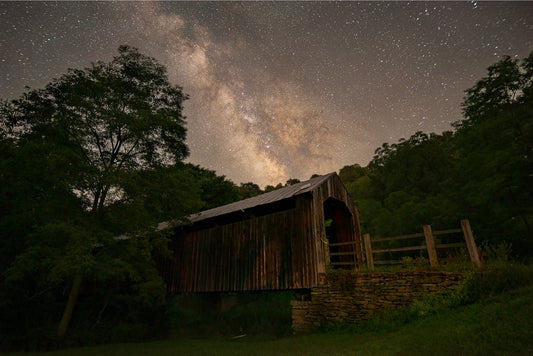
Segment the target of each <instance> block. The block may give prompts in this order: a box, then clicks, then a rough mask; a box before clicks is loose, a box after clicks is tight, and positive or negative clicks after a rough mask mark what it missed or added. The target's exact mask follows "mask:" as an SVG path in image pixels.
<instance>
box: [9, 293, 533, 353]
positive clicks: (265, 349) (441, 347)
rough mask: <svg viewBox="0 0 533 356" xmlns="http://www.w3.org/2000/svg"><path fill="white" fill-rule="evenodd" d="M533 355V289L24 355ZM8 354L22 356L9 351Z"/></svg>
mask: <svg viewBox="0 0 533 356" xmlns="http://www.w3.org/2000/svg"><path fill="white" fill-rule="evenodd" d="M450 354H455V355H533V286H529V287H526V288H522V289H518V290H514V291H510V292H507V293H505V294H502V295H499V296H496V297H492V298H488V299H485V300H484V301H482V302H478V303H476V304H472V305H468V306H463V307H458V308H455V309H453V310H452V309H447V310H443V311H441V312H439V313H438V314H435V315H430V316H426V317H423V318H420V319H418V320H415V321H413V322H410V323H408V324H405V325H401V326H400V325H397V324H395V323H391V322H390V321H389V322H383V327H380V326H379V323H378V324H376V323H372V326H371V327H368V326H367V327H365V326H364V325H363V326H362V327H361V329H358V328H357V327H353V326H351V327H347V328H344V329H342V328H339V329H338V330H330V331H324V332H319V333H313V334H306V335H299V336H291V337H285V338H281V339H275V340H266V339H263V340H261V339H257V338H248V337H242V338H239V339H201V340H200V339H170V340H162V341H155V342H148V343H139V344H134V343H132V344H112V345H102V346H94V347H84V348H77V349H68V350H62V351H57V352H47V353H31V354H24V355H47V356H48V355H50V356H52V355H54V356H55V355H57V356H59V355H74V356H76V355H125V356H135V355H432V356H434V355H450ZM9 355H21V353H12V354H9Z"/></svg>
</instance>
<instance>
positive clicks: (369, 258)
mask: <svg viewBox="0 0 533 356" xmlns="http://www.w3.org/2000/svg"><path fill="white" fill-rule="evenodd" d="M363 239H364V240H365V253H366V266H367V267H368V269H370V270H371V271H373V270H374V257H373V256H372V245H371V243H370V234H364V235H363Z"/></svg>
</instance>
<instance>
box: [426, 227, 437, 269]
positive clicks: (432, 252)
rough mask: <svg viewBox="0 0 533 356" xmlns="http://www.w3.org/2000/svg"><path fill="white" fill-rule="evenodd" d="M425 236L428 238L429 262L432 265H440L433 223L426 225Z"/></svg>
mask: <svg viewBox="0 0 533 356" xmlns="http://www.w3.org/2000/svg"><path fill="white" fill-rule="evenodd" d="M424 237H425V238H426V247H427V249H428V256H429V264H430V265H431V267H437V266H438V265H439V261H438V259H437V250H436V249H435V240H434V239H433V232H432V231H431V225H424Z"/></svg>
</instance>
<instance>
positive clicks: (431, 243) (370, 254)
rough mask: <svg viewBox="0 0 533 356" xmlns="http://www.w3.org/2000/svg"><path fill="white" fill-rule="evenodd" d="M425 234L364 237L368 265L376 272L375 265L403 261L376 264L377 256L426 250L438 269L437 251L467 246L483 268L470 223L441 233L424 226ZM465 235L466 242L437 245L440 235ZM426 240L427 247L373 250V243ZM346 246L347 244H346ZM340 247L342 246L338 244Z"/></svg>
mask: <svg viewBox="0 0 533 356" xmlns="http://www.w3.org/2000/svg"><path fill="white" fill-rule="evenodd" d="M423 228H424V232H423V233H416V234H409V235H402V236H394V237H381V238H377V239H373V240H371V239H370V234H365V235H363V240H364V243H365V256H366V263H367V266H368V268H369V269H370V270H374V265H385V264H401V263H402V261H401V260H377V261H375V262H374V255H375V254H383V253H389V252H404V251H416V250H426V251H427V252H428V257H429V263H430V265H431V266H432V267H436V266H438V264H439V261H438V257H437V249H448V248H457V247H464V246H466V247H467V249H468V254H469V255H470V260H471V261H472V264H473V265H474V266H475V267H480V266H481V259H480V257H479V252H478V249H477V246H476V242H475V241H474V235H473V234H472V228H471V227H470V222H469V221H468V220H461V228H460V229H448V230H441V231H432V229H431V226H430V225H424V227H423ZM461 232H462V233H463V236H464V241H463V242H457V243H446V244H435V238H434V236H440V235H449V234H456V233H461ZM420 237H424V238H425V242H426V243H425V245H417V246H407V247H395V248H386V249H377V250H373V249H372V243H376V242H383V241H397V240H407V239H413V238H420ZM345 244H346V243H345ZM337 245H340V244H337Z"/></svg>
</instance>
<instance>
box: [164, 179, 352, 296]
mask: <svg viewBox="0 0 533 356" xmlns="http://www.w3.org/2000/svg"><path fill="white" fill-rule="evenodd" d="M329 198H334V199H336V200H339V201H341V202H343V203H344V204H345V205H346V207H347V209H348V210H349V217H350V223H349V224H348V225H346V226H345V227H344V229H345V231H342V232H341V234H342V236H346V238H348V239H355V241H358V242H359V244H360V242H361V236H360V233H359V230H358V226H359V220H358V215H357V210H356V209H355V206H354V204H353V202H352V200H351V198H350V197H349V196H348V193H347V192H346V189H345V188H344V186H343V185H342V183H341V181H340V178H339V177H338V176H336V175H333V176H332V177H331V178H330V179H327V180H326V181H324V182H323V183H322V184H320V185H318V186H317V187H316V188H315V189H313V190H312V191H310V192H305V193H303V194H299V195H296V196H294V197H292V198H290V199H294V204H292V206H293V208H290V209H287V210H281V211H278V212H274V213H270V214H267V215H262V216H253V217H251V218H250V217H248V218H246V219H243V220H240V221H236V222H231V223H223V219H222V220H221V222H220V225H218V226H214V227H204V228H198V229H195V227H194V226H193V227H192V228H191V229H190V230H189V231H185V232H181V233H178V234H177V235H176V236H175V237H174V238H173V239H172V249H173V250H174V257H173V258H172V259H168V260H165V261H161V262H162V263H161V269H162V272H163V276H164V277H165V279H166V281H167V283H168V290H169V292H170V293H172V294H173V293H179V292H233V291H250V290H286V289H302V288H311V287H314V286H317V285H318V283H319V275H320V274H321V273H325V272H326V266H327V264H328V263H329V258H328V256H329V251H328V246H327V243H325V226H324V202H325V201H326V200H327V199H329ZM258 211H259V212H260V210H258ZM256 215H261V214H259V213H258V214H256ZM358 251H359V252H361V249H360V247H358ZM359 254H360V253H359ZM358 258H360V256H359V257H358ZM360 260H361V259H360Z"/></svg>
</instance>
